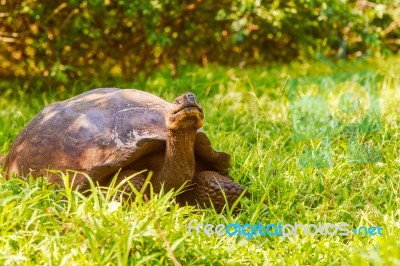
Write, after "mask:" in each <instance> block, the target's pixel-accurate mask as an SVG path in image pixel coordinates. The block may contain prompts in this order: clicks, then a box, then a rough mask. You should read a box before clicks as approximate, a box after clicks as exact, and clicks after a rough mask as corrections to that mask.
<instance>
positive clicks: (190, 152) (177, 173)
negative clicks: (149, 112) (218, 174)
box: [153, 129, 196, 191]
mask: <svg viewBox="0 0 400 266" xmlns="http://www.w3.org/2000/svg"><path fill="white" fill-rule="evenodd" d="M166 134H167V136H166V149H165V160H164V165H163V167H162V170H161V173H160V176H159V182H155V183H156V184H153V185H154V186H155V188H156V189H155V190H156V191H157V186H160V187H159V189H161V184H162V183H164V190H165V191H169V190H171V189H172V188H175V190H176V189H178V188H179V187H180V186H182V185H183V184H184V183H185V182H187V183H190V182H191V181H192V179H193V177H194V173H195V168H196V162H195V156H194V142H195V138H196V130H195V129H193V130H184V131H183V130H174V131H173V130H167V132H166ZM159 189H158V190H159Z"/></svg>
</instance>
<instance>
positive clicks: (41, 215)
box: [0, 58, 400, 265]
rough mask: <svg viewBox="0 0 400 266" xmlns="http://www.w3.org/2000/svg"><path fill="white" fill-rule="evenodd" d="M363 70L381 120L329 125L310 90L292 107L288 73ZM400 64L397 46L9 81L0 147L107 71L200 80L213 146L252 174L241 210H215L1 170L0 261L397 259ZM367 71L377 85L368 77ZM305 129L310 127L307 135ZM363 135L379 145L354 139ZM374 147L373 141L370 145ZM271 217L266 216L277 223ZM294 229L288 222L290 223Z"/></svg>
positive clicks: (159, 86)
mask: <svg viewBox="0 0 400 266" xmlns="http://www.w3.org/2000/svg"><path fill="white" fill-rule="evenodd" d="M362 70H370V71H372V72H374V73H375V74H376V80H375V82H373V84H376V89H377V93H378V94H377V95H374V96H373V97H374V99H376V100H377V101H376V102H374V103H373V104H374V106H375V107H376V106H377V105H378V106H379V108H378V109H376V110H377V112H378V113H377V116H375V117H374V119H375V120H378V121H379V123H378V126H377V127H374V128H373V130H369V129H371V128H369V127H366V129H365V128H364V129H363V130H359V131H358V132H357V134H356V136H355V139H353V142H351V143H352V145H349V143H350V142H349V134H346V128H345V127H344V126H342V127H340V126H337V127H332V125H327V122H326V121H328V122H329V121H331V120H332V119H331V117H330V116H324V113H323V110H322V111H321V110H319V109H318V108H319V107H318V106H320V105H319V104H318V103H317V104H316V105H312V103H310V104H309V102H305V104H303V105H301V106H300V107H301V108H303V109H301V108H300V109H296V108H294V109H291V106H292V107H293V106H294V105H293V103H294V102H293V98H290V88H288V84H291V83H290V78H295V77H308V78H309V77H312V76H318V77H328V78H331V77H333V76H334V75H333V74H334V73H339V72H340V73H364V72H359V71H362ZM398 73H400V58H389V59H369V60H366V61H363V62H361V63H359V64H356V63H354V62H353V63H347V64H345V65H342V64H337V65H336V67H334V66H327V65H324V64H323V63H318V62H317V63H304V62H302V63H300V62H297V63H292V64H290V65H285V66H268V67H267V66H266V67H253V68H248V69H238V68H223V67H218V66H210V67H207V68H196V67H186V68H183V69H181V74H180V77H179V78H177V79H172V78H171V77H170V75H169V73H168V72H159V73H156V74H155V75H153V76H152V77H150V78H149V79H147V80H141V81H139V82H137V83H134V84H127V83H124V82H120V81H119V82H115V83H113V84H110V83H104V84H102V82H101V81H100V80H96V81H95V82H94V84H95V85H94V86H93V87H88V86H83V85H82V86H81V85H80V84H79V82H77V83H75V85H73V86H71V87H70V88H68V87H67V88H66V89H64V90H63V89H54V90H51V89H47V88H39V87H35V86H33V87H32V86H31V85H29V84H28V85H27V84H25V85H24V84H21V83H19V82H14V83H10V82H8V83H7V82H3V83H1V84H0V92H1V93H0V94H1V95H2V97H1V98H0V153H1V154H3V155H4V154H6V153H7V151H8V149H9V148H10V146H11V144H12V141H13V140H14V139H15V137H16V136H17V134H18V133H19V131H20V130H22V128H23V127H24V125H25V124H26V123H27V122H29V120H30V119H32V118H33V116H34V115H35V114H36V113H37V112H39V111H40V110H41V108H43V106H45V105H47V104H49V103H52V102H54V101H58V100H62V99H66V98H69V97H71V96H74V95H76V94H78V93H80V92H83V91H86V90H89V89H92V88H95V87H100V86H110V85H112V86H113V87H114V86H115V87H122V88H139V89H144V90H147V91H149V92H152V93H154V94H157V95H159V96H161V97H163V98H165V99H167V100H169V101H170V100H172V99H174V98H175V97H176V96H178V95H180V94H181V93H183V92H185V91H188V90H190V91H193V92H194V93H195V94H196V95H197V96H198V98H199V99H200V101H201V103H202V105H203V109H204V111H205V115H206V122H205V125H204V130H205V131H206V132H207V134H208V135H209V137H210V139H211V140H212V143H213V145H214V146H215V147H216V148H217V149H218V150H222V151H225V152H228V153H230V154H231V155H232V170H231V176H232V178H233V179H234V180H235V181H236V182H239V183H240V184H242V185H243V186H245V187H247V188H248V190H249V192H250V195H251V196H250V197H249V198H244V199H242V200H241V206H242V207H241V208H242V210H241V211H240V212H239V213H238V214H232V211H231V210H229V209H227V210H226V211H224V212H223V213H222V214H217V213H215V212H214V211H213V210H212V209H207V210H202V209H198V208H195V207H188V206H186V207H179V206H177V205H176V204H175V203H174V200H173V193H171V192H170V193H167V194H164V195H154V197H153V198H151V199H149V201H147V202H143V201H141V200H137V201H136V202H135V203H133V204H125V203H123V202H121V201H119V199H118V197H117V196H116V193H115V191H114V190H110V191H108V193H101V192H99V191H98V189H97V188H95V187H94V188H93V193H92V194H91V195H90V196H83V195H81V194H79V193H76V192H73V191H71V190H70V189H69V188H68V187H67V188H66V189H59V188H54V187H52V186H51V185H49V184H48V183H47V182H46V181H45V180H38V181H36V180H32V179H29V180H22V179H19V178H14V179H11V180H7V181H6V180H4V179H3V178H1V177H0V236H1V237H0V264H2V265H136V264H149V265H164V264H182V265H191V264H199V265H211V264H212V265H216V264H222V265H246V264H247V265H256V264H265V265H270V264H273V265H348V264H351V265H384V264H385V265H399V264H400V240H399V238H400V229H399V227H400V221H399V216H400V196H399V187H400V185H399V184H400V131H399V125H400V115H399V114H400V109H399V103H400V78H399V75H398ZM360 75H361V77H363V76H362V75H364V74H360ZM312 80H313V82H315V84H316V86H317V88H318V87H320V88H327V87H329V82H328V83H326V79H324V78H317V79H312ZM361 80H362V78H361ZM353 81H354V82H355V83H357V82H358V81H357V80H353ZM359 83H360V82H359ZM361 83H362V82H361ZM99 84H100V85H99ZM363 85H364V86H367V87H368V86H369V85H366V84H365V82H364V83H363ZM368 88H369V87H368ZM41 89H42V90H43V91H42V92H40V90H41ZM319 93H320V91H318V89H317V90H315V86H314V87H313V86H308V87H307V86H306V87H302V88H301V90H299V91H298V93H297V95H300V96H301V97H307V96H310V97H311V96H316V95H319ZM322 94H323V93H322ZM325 96H326V95H325ZM321 97H322V96H321ZM371 97H372V96H371ZM305 99H308V98H305ZM313 99H314V98H313ZM345 100H346V99H345ZM345 100H343V101H345ZM351 103H352V102H351V101H350V104H351ZM314 107H315V108H314ZM356 107H357V106H356ZM296 110H297V111H298V112H299V113H300V114H309V113H310V114H312V117H313V119H314V120H317V122H318V123H322V124H318V123H313V121H314V120H310V119H309V118H307V116H306V115H305V116H304V117H303V116H293V115H296V113H295V111H296ZM319 112H320V113H321V115H318V114H319ZM293 117H296V119H295V120H293ZM299 119H305V120H304V122H301V121H300V122H299ZM324 119H328V120H326V121H325V120H324ZM375 120H374V121H375ZM328 124H329V123H328ZM296 125H298V126H299V128H300V129H299V128H298V127H295V126H296ZM309 125H312V128H311V131H309ZM317 125H318V126H317ZM315 128H317V129H320V128H328V129H332V128H334V129H335V130H333V131H332V130H331V131H329V132H330V133H331V135H329V138H328V139H329V142H328V143H329V145H326V143H327V142H326V138H325V137H326V135H324V136H325V137H321V136H317V137H315V136H314V135H312V134H311V133H313V132H314V133H315V132H316V131H315V130H314V129H315ZM313 130H314V131H313ZM317 131H318V130H317ZM307 132H311V133H310V134H311V135H312V136H311V135H310V136H307V135H304V134H305V133H307ZM303 133H304V134H303ZM353 133H354V131H353ZM299 136H300V137H299ZM351 136H352V137H354V134H353V135H351ZM353 144H354V145H353ZM356 144H357V145H356ZM361 145H364V147H373V149H372V148H366V149H363V148H360V149H359V150H356V149H355V148H354V147H363V146H361ZM367 145H369V146H367ZM326 147H329V148H328V149H326ZM305 150H323V151H324V156H328V157H327V158H328V160H325V159H326V158H325V157H323V160H322V161H323V162H322V164H323V163H324V162H326V161H329V162H330V164H329V165H328V166H330V167H327V168H318V167H319V166H321V165H319V164H318V163H319V162H318V160H317V161H315V157H312V156H311V157H310V160H309V161H308V162H309V163H310V164H309V165H308V166H307V165H306V166H307V167H305V168H304V167H303V168H302V167H300V166H301V165H300V164H299V158H301V156H302V154H303V152H304V151H305ZM376 150H377V151H378V153H374V152H370V151H376ZM357 151H359V153H357ZM352 152H353V153H352ZM327 154H328V155H327ZM349 154H350V155H351V154H353V155H351V156H349ZM354 154H356V155H354ZM360 154H361V155H360ZM377 154H378V155H377ZM330 156H331V157H330ZM324 158H325V159H324ZM349 158H350V159H351V158H353V159H354V158H355V159H354V160H353V161H352V160H349ZM357 159H358V161H357ZM313 160H314V161H313ZM64 178H66V177H64ZM192 220H196V221H192ZM190 221H192V225H198V224H203V225H205V224H212V225H217V224H223V225H225V226H227V225H228V224H234V223H237V224H240V225H245V224H249V225H257V224H258V225H260V224H263V225H268V224H274V225H276V226H277V228H279V224H280V223H281V224H282V225H285V224H292V225H295V223H298V224H303V225H309V224H316V225H317V226H320V225H318V224H319V223H320V224H321V225H322V226H324V225H325V226H326V225H327V224H336V225H338V224H340V223H345V224H347V226H346V228H348V229H349V230H352V229H358V228H360V227H362V226H365V227H366V228H374V227H375V229H370V231H369V233H368V234H366V233H365V230H364V229H362V230H361V234H360V235H358V234H355V233H352V232H350V233H349V234H347V235H339V232H342V231H338V232H337V233H336V234H334V233H333V232H335V228H334V227H332V228H331V230H330V231H329V233H325V235H321V234H315V235H314V236H312V235H311V234H304V232H301V230H299V233H298V234H297V235H294V234H292V235H288V236H285V237H282V236H268V235H266V236H260V235H259V234H256V233H255V231H252V232H253V233H250V231H249V228H248V229H246V230H245V231H244V232H243V234H242V235H237V234H236V235H234V236H229V235H227V234H225V235H223V236H218V235H216V234H215V233H214V234H213V235H211V236H208V235H207V234H206V233H204V231H202V230H199V233H198V234H196V229H193V230H190V232H191V233H189V232H188V225H189V223H190ZM247 227H249V226H247ZM274 228H275V227H273V226H270V227H269V230H270V231H269V232H270V233H271V234H274V233H275V232H276V231H274ZM379 228H381V229H380V231H379V232H380V233H381V234H382V235H380V234H379V233H378V229H379ZM289 229H290V228H289V227H286V230H287V231H286V232H289ZM253 230H255V229H254V228H253ZM312 232H315V231H312ZM374 234H375V235H374Z"/></svg>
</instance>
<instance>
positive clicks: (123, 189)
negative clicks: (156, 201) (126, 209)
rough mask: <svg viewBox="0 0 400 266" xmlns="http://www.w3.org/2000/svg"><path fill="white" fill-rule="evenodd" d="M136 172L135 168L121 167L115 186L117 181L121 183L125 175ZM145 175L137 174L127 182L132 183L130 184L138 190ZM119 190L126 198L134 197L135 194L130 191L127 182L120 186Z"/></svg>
mask: <svg viewBox="0 0 400 266" xmlns="http://www.w3.org/2000/svg"><path fill="white" fill-rule="evenodd" d="M135 173H137V171H136V170H133V169H122V170H121V171H120V172H119V174H118V177H117V180H116V186H118V184H119V183H121V182H122V181H123V180H125V179H126V178H127V177H129V176H132V175H134V174H135ZM145 179H146V177H145V175H144V174H138V175H135V176H134V177H132V178H130V179H129V182H130V183H132V185H133V186H134V187H135V188H136V190H138V191H140V189H141V188H142V186H143V184H144V181H145ZM119 191H120V192H121V193H122V194H123V195H124V196H126V198H131V199H134V196H135V194H134V193H133V191H132V188H131V187H130V185H129V183H128V182H125V184H123V185H122V186H121V187H120V188H119Z"/></svg>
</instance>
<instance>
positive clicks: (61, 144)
mask: <svg viewBox="0 0 400 266" xmlns="http://www.w3.org/2000/svg"><path fill="white" fill-rule="evenodd" d="M203 120H204V115H203V110H202V107H201V105H200V104H199V102H198V101H197V99H196V97H195V95H194V94H193V93H191V92H188V93H185V94H183V95H182V96H180V97H178V98H176V99H175V100H174V101H173V102H172V103H168V102H166V101H164V100H163V99H161V98H159V97H157V96H155V95H152V94H150V93H147V92H144V91H140V90H133V89H116V88H100V89H94V90H91V91H88V92H86V93H83V94H80V95H78V96H76V97H73V98H71V99H68V100H65V101H61V102H56V103H53V104H50V105H48V106H47V107H45V108H44V109H43V110H42V111H41V112H40V113H39V114H38V115H37V116H36V117H35V118H33V119H32V121H31V122H30V123H29V124H28V125H27V126H26V127H25V128H24V129H23V131H22V132H21V133H20V134H19V136H18V137H17V138H16V140H15V141H14V143H13V144H12V146H11V149H10V151H9V153H8V154H7V156H6V157H5V160H4V172H5V176H6V178H9V177H11V175H12V174H16V175H18V176H27V175H29V174H31V175H32V176H34V177H40V176H47V177H48V178H49V181H50V182H53V183H59V184H61V185H63V181H62V179H61V178H60V175H59V174H57V173H55V172H54V171H49V170H54V169H55V170H61V171H63V172H65V171H67V170H75V171H78V172H80V173H83V174H81V175H77V176H76V178H75V180H74V183H73V184H72V186H73V188H75V189H77V190H81V191H83V190H85V189H87V188H88V187H89V181H88V179H87V177H86V176H85V175H84V174H86V175H87V176H90V178H91V179H92V180H93V181H94V183H97V184H100V185H104V186H107V185H109V184H110V182H111V180H112V178H113V177H114V176H115V175H116V173H118V172H119V174H118V178H117V182H121V181H122V180H124V178H126V177H128V176H132V175H134V174H135V173H138V172H140V171H142V170H144V169H146V170H147V171H152V172H153V176H152V177H151V180H150V183H151V184H152V186H153V188H154V191H155V192H159V191H160V190H161V188H162V186H163V188H164V190H166V191H169V190H170V189H178V188H179V187H181V186H182V185H183V184H186V185H188V186H187V187H186V192H184V193H182V194H181V195H180V196H178V198H177V200H178V202H182V203H184V202H187V203H189V204H196V203H199V204H200V205H203V206H204V205H207V206H209V205H210V199H211V201H212V203H213V205H214V206H215V208H216V209H217V210H218V211H220V210H221V209H222V208H223V206H224V205H225V199H224V197H223V194H222V193H221V188H222V190H224V192H225V195H226V199H227V201H228V203H229V204H232V203H233V202H234V201H235V200H236V199H237V198H238V197H239V196H240V195H241V193H242V192H243V190H244V189H243V187H241V186H240V185H238V184H236V183H234V182H233V181H232V180H231V179H230V178H229V177H228V172H229V168H230V156H229V155H228V154H226V153H223V152H218V151H215V150H214V149H213V148H212V146H211V143H210V140H209V139H208V137H207V135H206V134H205V133H204V132H203V130H202V125H203ZM147 175H148V172H142V173H140V174H138V175H136V176H135V177H134V178H132V183H133V185H134V186H135V187H136V188H137V189H140V188H141V186H142V185H143V183H144V180H145V178H146V176H147Z"/></svg>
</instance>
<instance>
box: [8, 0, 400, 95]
mask: <svg viewBox="0 0 400 266" xmlns="http://www.w3.org/2000/svg"><path fill="white" fill-rule="evenodd" d="M399 47H400V1H399V0H395V1H385V0H377V1H368V0H358V1H354V0H347V1H346V0H315V1H313V0H286V1H278V0H275V1H262V0H256V1H247V0H221V1H211V0H190V1H176V0H153V1H123V0H117V1H112V0H89V1H78V0H68V1H36V0H14V1H13V0H11V1H9V0H1V1H0V78H1V79H3V80H4V79H5V78H7V79H14V78H17V79H18V80H24V81H32V80H41V81H43V82H44V83H45V84H46V85H48V86H50V87H53V88H54V87H55V85H56V87H59V88H63V87H64V86H65V84H66V83H67V82H68V81H71V80H73V81H77V80H79V81H82V82H84V83H90V82H91V81H92V80H93V79H100V80H102V81H107V80H108V81H110V80H115V79H119V80H121V78H123V79H124V80H126V81H133V80H137V79H138V78H139V77H147V76H148V75H150V74H152V73H153V72H154V71H155V70H157V69H160V68H168V69H169V71H170V73H171V74H172V76H176V75H178V74H179V68H180V67H182V66H185V65H193V64H195V65H207V64H210V63H214V64H220V65H227V66H235V67H245V66H249V65H254V64H265V63H271V62H284V63H285V62H288V61H291V60H300V61H301V60H310V59H315V58H316V55H324V56H325V57H328V58H332V59H334V58H357V57H361V56H363V55H372V56H387V55H391V54H396V53H397V52H398V50H399Z"/></svg>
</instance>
